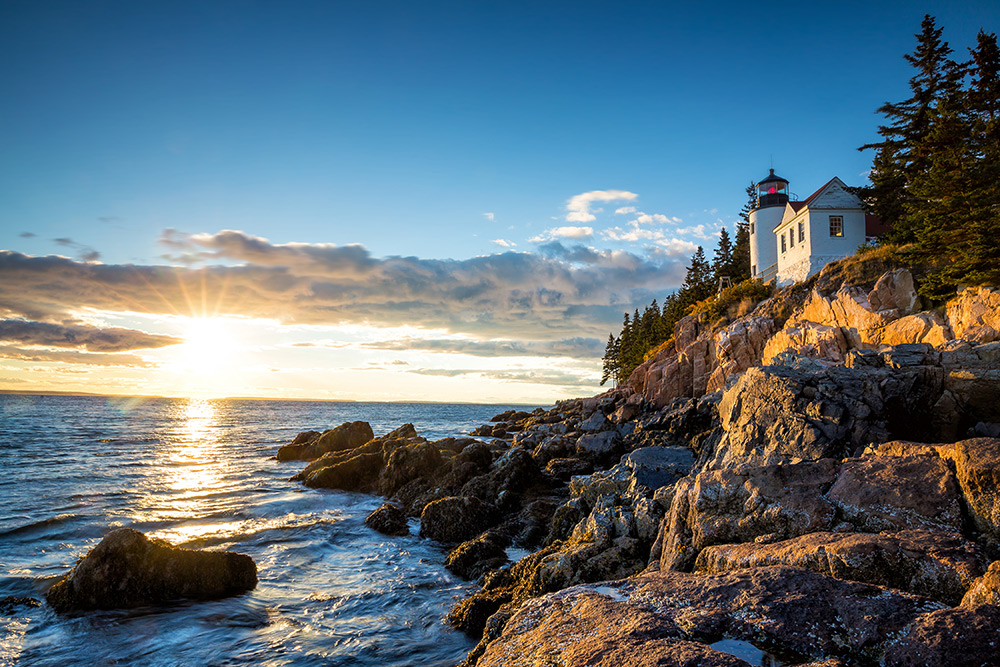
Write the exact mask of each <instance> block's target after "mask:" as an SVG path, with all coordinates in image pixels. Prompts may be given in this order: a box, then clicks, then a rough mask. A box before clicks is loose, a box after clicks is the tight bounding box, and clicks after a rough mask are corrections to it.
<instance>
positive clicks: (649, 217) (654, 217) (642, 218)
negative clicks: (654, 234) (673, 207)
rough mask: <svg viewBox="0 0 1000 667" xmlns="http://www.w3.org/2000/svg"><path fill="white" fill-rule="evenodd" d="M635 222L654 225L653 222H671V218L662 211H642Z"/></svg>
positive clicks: (663, 223) (661, 223) (662, 223)
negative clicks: (651, 212) (650, 212)
mask: <svg viewBox="0 0 1000 667" xmlns="http://www.w3.org/2000/svg"><path fill="white" fill-rule="evenodd" d="M633 222H636V223H638V224H640V225H652V224H660V225H665V224H667V223H669V222H671V218H669V217H667V216H665V215H663V214H662V213H653V214H649V213H643V212H641V211H640V212H639V216H638V217H637V218H636V219H635V220H634V221H633Z"/></svg>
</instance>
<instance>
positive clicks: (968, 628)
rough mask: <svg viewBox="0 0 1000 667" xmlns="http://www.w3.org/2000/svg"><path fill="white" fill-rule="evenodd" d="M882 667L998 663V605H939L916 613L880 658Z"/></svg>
mask: <svg viewBox="0 0 1000 667" xmlns="http://www.w3.org/2000/svg"><path fill="white" fill-rule="evenodd" d="M881 664H882V665H884V666H885V667H993V665H998V664H1000V607H997V606H995V605H991V604H984V605H979V606H977V607H966V606H961V607H954V608H952V609H941V610H938V611H933V612H929V613H926V614H923V615H921V616H919V617H918V618H917V619H916V620H915V622H914V623H912V624H911V625H910V626H909V627H907V628H906V630H905V632H903V633H902V636H901V637H899V638H898V639H896V641H894V642H893V643H892V645H891V646H889V647H888V649H887V650H886V652H885V655H884V657H883V658H882V662H881Z"/></svg>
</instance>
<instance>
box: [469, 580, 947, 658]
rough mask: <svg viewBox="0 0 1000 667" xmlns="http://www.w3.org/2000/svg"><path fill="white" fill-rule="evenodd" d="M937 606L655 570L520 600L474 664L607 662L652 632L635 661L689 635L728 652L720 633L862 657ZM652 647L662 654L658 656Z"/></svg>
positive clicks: (907, 598)
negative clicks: (720, 643) (619, 648)
mask: <svg viewBox="0 0 1000 667" xmlns="http://www.w3.org/2000/svg"><path fill="white" fill-rule="evenodd" d="M941 607H942V605H941V604H940V603H937V602H934V601H932V600H929V599H927V598H923V597H919V596H915V595H910V594H906V593H899V592H894V591H890V590H888V589H883V588H878V587H875V586H870V585H866V584H858V583H853V582H845V581H841V580H838V579H834V578H832V577H826V576H823V575H820V574H817V573H814V572H810V571H808V570H803V569H799V568H789V567H764V568H754V569H748V570H741V571H738V572H733V573H727V574H723V575H699V574H685V573H678V572H658V573H653V574H648V575H642V576H639V577H634V578H632V579H628V580H625V581H618V582H608V583H606V584H601V585H584V586H577V587H573V588H569V589H566V590H563V591H560V592H558V593H552V594H549V595H546V596H544V597H542V598H538V599H535V600H532V601H530V602H528V603H526V604H524V605H523V606H522V607H521V608H520V609H518V611H517V612H515V613H514V614H513V615H512V616H511V617H510V619H509V620H507V622H506V625H505V628H504V630H503V632H502V634H500V635H499V636H498V637H497V638H496V639H494V640H493V641H491V642H489V643H488V644H487V645H486V646H485V647H484V649H483V651H482V657H481V658H480V659H479V662H478V664H479V665H518V664H523V665H532V664H540V661H541V660H542V659H543V656H544V659H546V660H549V661H551V662H553V663H555V664H567V665H581V666H582V665H588V664H595V661H596V664H608V665H610V664H614V663H613V662H610V660H613V659H615V658H618V657H620V656H621V657H624V656H625V655H628V653H624V654H622V653H616V648H615V647H616V645H618V646H622V647H625V648H626V649H627V650H632V649H633V648H636V649H637V648H638V647H639V645H640V644H641V642H642V640H644V639H645V640H656V641H655V642H650V643H649V644H648V645H647V646H646V647H645V650H644V651H637V652H636V655H637V656H639V655H641V656H643V657H642V659H643V660H644V661H646V662H643V663H640V664H675V663H673V662H670V660H675V659H676V658H675V657H673V656H676V655H677V654H676V646H675V642H674V641H671V640H686V641H697V642H699V643H701V649H694V650H700V651H701V655H702V656H704V659H706V660H730V661H732V659H733V656H728V657H725V656H721V655H720V656H715V655H714V653H718V652H717V651H713V650H712V649H710V648H709V647H708V646H706V644H709V643H711V642H714V641H718V640H719V639H723V638H731V639H739V640H744V641H747V642H751V643H753V644H755V645H758V646H766V647H769V648H770V649H771V650H775V651H780V652H781V653H782V654H784V655H785V656H789V657H793V658H794V662H792V663H791V664H802V663H805V662H810V661H815V660H817V659H827V658H841V659H845V660H847V661H849V662H850V661H858V662H860V663H862V664H871V663H875V662H877V661H878V659H879V658H880V657H881V655H882V654H883V653H884V652H885V651H886V649H887V648H888V646H889V644H890V641H891V640H890V638H892V637H893V636H895V635H896V634H897V633H900V632H901V631H903V630H904V629H906V628H907V627H908V626H909V625H910V624H911V623H912V622H913V621H914V620H916V619H918V618H919V617H921V615H923V614H927V613H928V612H934V611H937V610H938V609H940V608H941ZM661 652H662V654H663V660H664V662H657V660H658V659H660V654H661ZM612 656H614V657H612ZM621 664H628V663H627V662H626V663H621ZM680 664H685V663H680ZM687 664H691V663H687ZM695 664H697V663H695ZM707 664H739V663H738V662H728V663H727V662H718V663H713V662H709V663H707Z"/></svg>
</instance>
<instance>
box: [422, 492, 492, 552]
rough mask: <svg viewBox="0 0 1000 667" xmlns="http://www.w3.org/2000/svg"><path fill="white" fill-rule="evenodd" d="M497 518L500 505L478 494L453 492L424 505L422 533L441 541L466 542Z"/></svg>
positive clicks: (488, 526) (424, 535) (423, 535)
mask: <svg viewBox="0 0 1000 667" xmlns="http://www.w3.org/2000/svg"><path fill="white" fill-rule="evenodd" d="M496 521H497V515H496V509H495V508H494V507H493V506H491V505H487V504H486V503H484V502H482V501H481V500H479V499H478V498H476V497H474V496H472V497H470V496H449V497H448V498H442V499H440V500H435V501H434V502H432V503H428V504H427V506H426V507H424V511H423V512H421V514H420V536H421V537H426V538H428V539H432V540H437V541H438V542H451V543H458V542H465V541H466V540H468V539H471V538H473V537H475V536H476V535H479V534H480V533H482V532H483V531H484V530H486V529H487V528H490V527H491V526H493V525H495V524H496Z"/></svg>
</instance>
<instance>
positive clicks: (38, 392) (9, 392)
mask: <svg viewBox="0 0 1000 667" xmlns="http://www.w3.org/2000/svg"><path fill="white" fill-rule="evenodd" d="M0 395H3V396H78V397H81V398H155V399H164V400H170V401H184V400H191V399H192V398H195V397H191V396H160V395H155V394H100V393H92V392H85V391H56V390H44V389H0ZM196 400H206V401H283V402H293V403H384V404H387V405H393V404H401V405H516V406H525V407H543V406H540V405H539V404H538V403H517V402H508V401H498V402H485V403H484V402H478V401H361V400H357V399H351V398H270V397H265V396H221V397H218V398H205V399H196Z"/></svg>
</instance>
